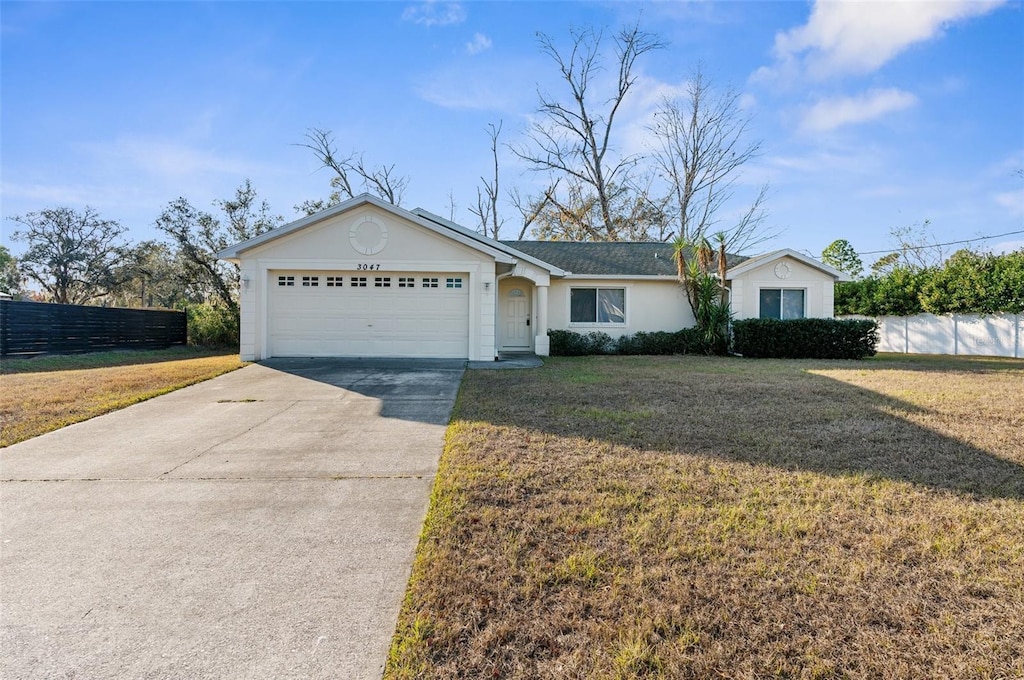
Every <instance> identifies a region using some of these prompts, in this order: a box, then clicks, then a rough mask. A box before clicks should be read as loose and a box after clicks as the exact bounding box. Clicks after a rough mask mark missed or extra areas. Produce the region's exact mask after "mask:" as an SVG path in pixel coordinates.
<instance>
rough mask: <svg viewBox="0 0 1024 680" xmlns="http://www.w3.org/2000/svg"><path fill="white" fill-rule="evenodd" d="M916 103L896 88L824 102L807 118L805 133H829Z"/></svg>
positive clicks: (825, 100)
mask: <svg viewBox="0 0 1024 680" xmlns="http://www.w3.org/2000/svg"><path fill="white" fill-rule="evenodd" d="M915 104H917V97H915V96H914V95H913V94H911V93H909V92H905V91H903V90H900V89H898V88H895V87H890V88H886V89H882V90H870V91H868V92H864V93H862V94H859V95H855V96H853V97H834V98H832V99H821V100H819V101H818V102H817V103H816V104H814V106H812V107H811V108H810V109H809V110H808V111H807V113H806V114H805V115H804V117H803V120H802V121H801V123H800V129H801V130H802V131H803V132H811V133H814V132H828V131H830V130H835V129H836V128H839V127H842V126H844V125H853V124H857V123H866V122H868V121H872V120H875V119H877V118H881V117H882V116H884V115H886V114H888V113H893V112H895V111H902V110H904V109H908V108H910V107H912V106H914V105H915Z"/></svg>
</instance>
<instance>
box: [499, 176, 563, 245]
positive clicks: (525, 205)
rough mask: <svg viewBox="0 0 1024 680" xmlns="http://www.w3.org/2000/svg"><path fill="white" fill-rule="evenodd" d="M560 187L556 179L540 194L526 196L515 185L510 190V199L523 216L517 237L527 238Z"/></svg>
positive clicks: (520, 238)
mask: <svg viewBox="0 0 1024 680" xmlns="http://www.w3.org/2000/svg"><path fill="white" fill-rule="evenodd" d="M557 188H558V180H555V181H554V182H553V183H552V184H551V185H550V186H549V187H548V189H547V190H546V191H544V192H543V193H541V194H540V195H538V196H524V195H523V194H522V192H520V191H519V187H513V188H512V189H511V190H509V192H508V197H509V200H510V201H511V202H512V205H513V207H515V209H516V211H517V212H518V213H519V215H520V217H521V226H520V228H519V235H518V236H517V238H518V239H519V240H522V239H524V238H526V232H528V231H529V230H530V229H531V228H533V227H534V225H535V224H536V222H537V219H538V218H540V216H541V214H542V213H543V212H544V210H545V209H546V208H547V207H548V203H550V201H551V194H552V193H554V191H555V190H556V189H557Z"/></svg>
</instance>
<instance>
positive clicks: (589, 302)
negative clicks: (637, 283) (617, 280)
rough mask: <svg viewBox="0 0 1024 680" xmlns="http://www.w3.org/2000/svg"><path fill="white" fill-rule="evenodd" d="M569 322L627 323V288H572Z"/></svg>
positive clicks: (570, 292)
mask: <svg viewBox="0 0 1024 680" xmlns="http://www.w3.org/2000/svg"><path fill="white" fill-rule="evenodd" d="M569 322H570V323H580V324H585V323H594V324H598V323H600V324H624V323H626V289H625V288H572V289H570V291H569Z"/></svg>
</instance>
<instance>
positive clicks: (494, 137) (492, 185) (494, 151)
mask: <svg viewBox="0 0 1024 680" xmlns="http://www.w3.org/2000/svg"><path fill="white" fill-rule="evenodd" d="M502 123H503V121H498V124H497V126H495V125H494V123H488V125H487V127H488V132H487V136H488V137H490V140H491V158H492V159H493V160H494V174H493V175H492V176H491V179H484V178H483V177H481V178H480V186H478V187H477V189H476V206H470V208H469V212H471V213H473V214H474V215H476V217H477V219H478V220H480V232H481V233H482V234H483V235H484V236H489V237H491V238H493V239H497V238H498V237H499V233H500V232H501V226H502V224H503V223H504V220H499V219H498V197H499V196H500V195H501V194H500V190H499V184H498V179H499V176H498V137H499V136H500V135H501V128H502Z"/></svg>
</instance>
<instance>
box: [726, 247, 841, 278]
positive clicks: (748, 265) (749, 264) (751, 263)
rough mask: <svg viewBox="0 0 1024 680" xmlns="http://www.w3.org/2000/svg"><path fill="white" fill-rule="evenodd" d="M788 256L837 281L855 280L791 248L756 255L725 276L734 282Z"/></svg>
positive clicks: (733, 268) (730, 270)
mask: <svg viewBox="0 0 1024 680" xmlns="http://www.w3.org/2000/svg"><path fill="white" fill-rule="evenodd" d="M787 256H788V257H791V258H793V259H794V260H797V261H798V262H802V263H803V264H805V265H807V266H808V267H813V268H814V269H817V270H818V271H820V272H822V273H824V274H828V275H829V276H831V277H832V278H833V279H835V280H836V281H852V280H853V279H852V278H850V275H849V274H847V273H845V272H842V271H839V270H838V269H836V268H835V267H830V266H829V265H827V264H825V263H824V262H819V261H818V260H815V259H814V258H811V257H807V256H806V255H801V254H800V253H798V252H796V251H795V250H792V249H790V248H785V249H783V250H776V251H774V252H771V253H765V254H764V255H755V256H754V257H752V258H750V259H749V260H745V261H744V262H741V263H740V264H738V265H736V266H735V267H732V268H731V269H729V270H728V271H727V272H726V273H725V276H726V278H727V279H729V280H732V279H734V278H736V277H737V276H742V275H743V274H745V273H747V272H748V271H750V270H751V269H756V268H758V267H761V266H763V265H766V264H769V263H771V262H775V261H776V260H781V259H782V258H783V257H787Z"/></svg>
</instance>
